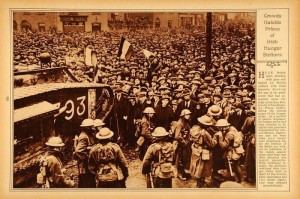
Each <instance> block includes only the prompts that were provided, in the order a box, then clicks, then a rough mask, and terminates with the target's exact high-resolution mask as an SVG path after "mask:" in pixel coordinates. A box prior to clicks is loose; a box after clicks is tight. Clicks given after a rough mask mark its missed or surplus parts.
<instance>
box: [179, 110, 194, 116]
mask: <svg viewBox="0 0 300 199" xmlns="http://www.w3.org/2000/svg"><path fill="white" fill-rule="evenodd" d="M191 113H192V112H191V111H190V110H189V109H183V110H182V111H181V114H180V116H184V115H190V114H191Z"/></svg>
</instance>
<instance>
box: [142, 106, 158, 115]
mask: <svg viewBox="0 0 300 199" xmlns="http://www.w3.org/2000/svg"><path fill="white" fill-rule="evenodd" d="M143 113H146V114H150V113H155V111H154V109H153V108H152V107H147V108H145V110H144V112H143Z"/></svg>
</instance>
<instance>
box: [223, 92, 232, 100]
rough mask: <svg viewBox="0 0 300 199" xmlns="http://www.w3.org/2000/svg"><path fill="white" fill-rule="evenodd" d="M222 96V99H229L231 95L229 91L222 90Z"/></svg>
mask: <svg viewBox="0 0 300 199" xmlns="http://www.w3.org/2000/svg"><path fill="white" fill-rule="evenodd" d="M222 96H223V98H229V97H231V96H232V95H231V92H230V90H224V92H223V95H222Z"/></svg>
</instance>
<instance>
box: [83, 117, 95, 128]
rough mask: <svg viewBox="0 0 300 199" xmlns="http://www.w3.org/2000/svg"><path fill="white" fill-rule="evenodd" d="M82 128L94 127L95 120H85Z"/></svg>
mask: <svg viewBox="0 0 300 199" xmlns="http://www.w3.org/2000/svg"><path fill="white" fill-rule="evenodd" d="M80 126H81V127H88V126H94V120H93V119H90V118H88V119H84V120H83V121H82V123H81V125H80Z"/></svg>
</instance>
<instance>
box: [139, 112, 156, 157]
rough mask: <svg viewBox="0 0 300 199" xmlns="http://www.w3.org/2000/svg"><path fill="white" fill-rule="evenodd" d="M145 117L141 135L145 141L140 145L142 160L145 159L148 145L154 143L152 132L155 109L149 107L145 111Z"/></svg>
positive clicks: (142, 121)
mask: <svg viewBox="0 0 300 199" xmlns="http://www.w3.org/2000/svg"><path fill="white" fill-rule="evenodd" d="M143 114H144V116H143V118H142V120H141V123H140V125H141V131H140V136H141V137H142V138H143V139H144V141H143V143H142V144H141V145H140V156H139V158H140V160H143V158H144V155H145V153H146V151H147V149H148V147H149V146H150V145H151V144H152V143H153V141H154V138H153V137H152V135H151V133H152V131H153V129H154V124H153V116H154V114H155V111H154V109H153V108H152V107H147V108H145V110H144V111H143Z"/></svg>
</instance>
